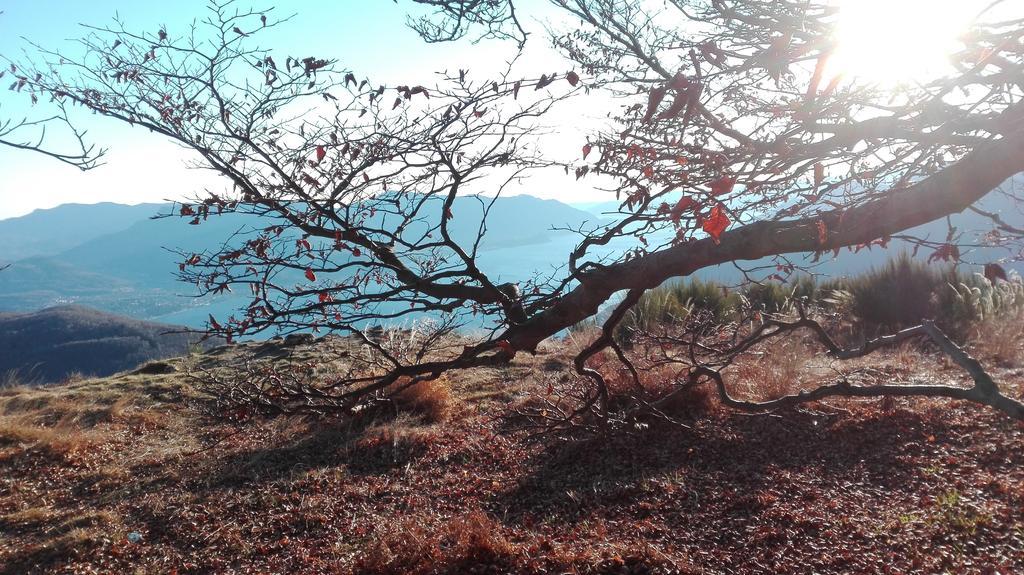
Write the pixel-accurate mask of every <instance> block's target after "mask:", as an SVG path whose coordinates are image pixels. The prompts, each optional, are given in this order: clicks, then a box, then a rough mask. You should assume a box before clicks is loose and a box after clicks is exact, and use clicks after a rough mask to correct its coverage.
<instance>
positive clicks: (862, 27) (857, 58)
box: [832, 0, 984, 84]
mask: <svg viewBox="0 0 1024 575" xmlns="http://www.w3.org/2000/svg"><path fill="white" fill-rule="evenodd" d="M837 1H838V4H839V23H838V30H837V33H838V48H837V50H836V53H835V54H834V55H833V59H832V68H833V70H835V72H836V73H842V74H844V75H845V76H847V77H857V78H859V79H861V80H865V81H869V82H875V83H879V84H899V83H903V82H910V81H916V80H923V79H927V78H929V77H933V76H934V75H936V74H941V73H942V72H943V71H944V70H945V69H946V68H948V66H949V64H948V59H949V56H950V55H951V54H953V53H955V52H956V50H957V49H958V48H959V47H960V42H959V41H958V38H959V36H960V35H961V34H963V33H964V32H965V31H966V30H967V29H968V27H969V26H970V23H971V20H972V18H973V17H974V16H976V15H977V12H978V10H979V9H980V8H983V7H984V4H983V2H979V1H978V0H837Z"/></svg>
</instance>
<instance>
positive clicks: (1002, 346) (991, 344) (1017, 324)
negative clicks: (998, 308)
mask: <svg viewBox="0 0 1024 575" xmlns="http://www.w3.org/2000/svg"><path fill="white" fill-rule="evenodd" d="M970 347H971V348H972V351H974V353H976V354H978V355H980V356H982V357H985V358H989V359H991V360H992V361H993V362H995V363H996V364H997V365H1000V366H1004V367H1012V366H1015V365H1017V364H1018V363H1019V361H1020V358H1021V355H1022V351H1024V349H1022V347H1024V314H1020V313H1016V314H1011V315H1007V316H1002V317H997V318H989V319H987V320H986V321H983V322H979V323H978V325H977V327H976V329H975V332H974V334H973V337H972V338H971V340H970Z"/></svg>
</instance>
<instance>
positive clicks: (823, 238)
mask: <svg viewBox="0 0 1024 575" xmlns="http://www.w3.org/2000/svg"><path fill="white" fill-rule="evenodd" d="M817 226H818V243H819V244H821V245H825V242H827V241H828V227H827V226H826V225H825V222H823V221H821V220H818V224H817Z"/></svg>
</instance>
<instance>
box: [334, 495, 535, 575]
mask: <svg viewBox="0 0 1024 575" xmlns="http://www.w3.org/2000/svg"><path fill="white" fill-rule="evenodd" d="M515 563H516V555H515V548H514V547H513V545H512V544H511V543H509V541H508V540H507V539H506V538H505V536H504V535H503V534H502V527H501V525H500V524H499V523H497V522H496V521H494V520H493V519H491V518H490V517H489V516H488V515H487V514H486V513H484V512H483V511H479V510H476V511H471V512H469V513H466V514H464V515H460V516H457V517H454V518H452V519H450V520H448V521H445V522H444V523H442V524H441V525H439V526H436V527H433V528H430V527H427V526H425V525H423V524H421V523H417V522H415V521H414V520H412V519H408V520H404V521H400V522H397V523H396V524H395V525H394V526H385V527H382V529H380V530H379V531H378V533H377V534H376V537H375V540H374V541H373V543H371V544H370V545H369V546H368V547H367V549H366V550H365V551H364V552H363V553H362V554H361V555H360V556H359V557H358V558H357V559H356V563H355V567H354V569H353V572H355V573H366V574H375V575H385V574H392V573H394V574H398V573H403V574H404V573H428V572H429V573H463V572H466V569H469V568H473V571H472V572H478V573H491V572H494V573H502V572H511V571H509V569H510V568H511V567H512V566H513V565H515ZM488 568H490V570H488Z"/></svg>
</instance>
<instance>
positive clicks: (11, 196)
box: [0, 0, 588, 219]
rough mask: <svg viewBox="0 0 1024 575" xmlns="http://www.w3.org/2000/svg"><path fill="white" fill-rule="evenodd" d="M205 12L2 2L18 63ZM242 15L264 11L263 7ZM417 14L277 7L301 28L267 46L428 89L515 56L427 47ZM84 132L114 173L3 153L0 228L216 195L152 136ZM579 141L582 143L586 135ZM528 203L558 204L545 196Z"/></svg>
mask: <svg viewBox="0 0 1024 575" xmlns="http://www.w3.org/2000/svg"><path fill="white" fill-rule="evenodd" d="M206 4H207V2H206V0H178V1H177V2H173V3H172V2H168V3H158V2H135V1H131V2H130V1H127V0H92V1H88V2H86V1H73V0H0V10H2V11H3V14H0V54H3V55H7V56H9V57H11V58H13V59H17V58H18V57H19V56H20V54H21V51H22V50H23V49H25V48H27V45H26V43H25V40H24V39H28V40H31V41H33V42H36V43H38V44H40V45H43V46H46V47H48V48H49V47H53V48H61V49H65V50H70V51H73V50H74V43H73V42H72V41H71V40H70V39H73V38H77V37H80V36H81V35H82V34H83V29H82V28H81V26H80V23H88V24H94V25H102V24H105V23H109V22H110V21H111V19H112V18H113V16H114V15H115V14H118V15H119V16H120V18H121V19H123V20H124V21H125V22H126V24H127V26H128V28H130V29H139V30H142V29H146V30H148V29H152V30H156V29H159V28H160V27H161V26H166V27H167V30H168V32H169V33H171V35H172V36H173V35H174V32H175V30H184V29H185V28H187V26H188V25H189V23H190V22H191V21H192V20H193V19H194V18H196V17H201V16H202V15H203V14H204V11H205V6H206ZM238 5H239V6H240V7H243V8H244V7H248V6H252V7H255V8H262V7H264V6H266V5H264V4H260V3H256V2H252V3H249V2H239V4H238ZM267 5H275V4H267ZM546 5H547V3H546V2H545V0H529V1H528V2H526V3H525V6H524V8H526V9H528V10H527V13H529V14H533V15H535V16H538V15H539V17H540V18H544V17H547V16H549V15H551V12H550V10H546V9H545V7H546ZM410 7H411V4H410V3H405V2H402V3H399V4H396V3H394V2H393V1H392V0H341V1H335V2H328V1H324V0H297V1H296V0H289V1H288V2H278V3H276V8H275V10H276V12H275V13H276V14H278V15H285V14H295V18H294V19H293V20H291V21H290V22H288V23H287V24H286V25H285V26H284V27H282V28H280V29H279V30H278V31H276V32H274V34H276V37H274V36H267V37H265V39H261V45H265V46H267V45H269V46H272V47H274V49H276V50H277V49H279V50H282V51H287V52H290V53H297V54H303V55H312V54H315V55H317V56H326V57H334V58H337V59H338V60H339V61H340V62H341V64H342V65H343V66H344V67H347V68H351V69H353V70H355V71H356V72H357V73H358V74H370V75H372V76H373V77H374V78H376V79H380V80H382V81H387V82H409V83H412V82H414V81H415V82H424V81H429V77H427V75H428V74H431V73H433V72H435V71H438V70H441V69H446V68H447V69H457V68H470V69H479V68H481V67H486V66H487V63H488V62H495V61H501V60H506V59H508V58H510V57H512V56H513V55H514V46H513V45H512V44H511V43H507V42H498V41H484V42H481V43H479V44H475V45H474V44H471V43H469V42H458V43H454V44H433V45H428V44H424V43H423V42H422V41H421V40H420V39H419V38H418V36H416V34H415V33H414V32H412V31H411V30H410V29H408V28H407V27H406V26H405V18H406V13H407V12H406V10H407V9H409V8H410ZM526 24H527V26H528V27H529V28H530V29H532V30H533V31H534V32H535V34H534V36H535V37H537V36H542V35H543V30H542V26H541V23H540V21H539V20H536V19H535V20H531V21H528V22H527V23H526ZM23 38H24V39H23ZM536 40H537V41H534V42H531V44H530V47H529V48H528V53H527V55H526V56H527V58H526V61H527V62H529V61H534V62H538V63H541V62H543V67H545V68H546V67H549V66H550V65H551V58H557V56H556V55H554V54H552V53H551V52H550V51H549V48H547V46H548V42H547V41H546V39H545V38H539V37H538V38H536ZM559 65H560V66H561V65H562V64H559ZM417 78H418V79H419V80H417ZM12 104H13V106H12ZM0 106H2V107H0V114H3V115H5V116H15V117H20V115H21V114H19V112H20V110H19V109H18V108H17V106H24V102H12V101H11V99H10V97H9V96H8V95H7V94H0ZM29 112H31V110H29ZM83 125H85V126H86V127H87V128H89V129H90V134H91V135H92V139H93V140H95V141H97V142H99V143H100V144H102V145H104V146H107V147H109V148H110V152H109V155H108V157H107V161H106V165H104V166H102V167H100V168H97V169H95V170H92V171H90V172H86V173H82V172H80V171H79V170H77V169H75V168H72V167H69V166H64V165H61V164H58V163H57V162H55V161H53V160H50V159H47V158H44V157H42V156H38V155H34V154H31V153H28V152H17V151H12V150H10V149H0V174H3V176H4V177H3V178H0V219H2V218H7V217H13V216H18V215H22V214H25V213H28V212H30V211H32V210H33V209H37V208H46V207H52V206H56V205H59V204H62V203H68V202H77V203H93V202H98V201H115V202H119V203H141V202H151V201H160V200H162V199H171V198H179V197H182V196H187V195H190V194H192V193H194V192H195V191H196V190H201V189H202V188H203V187H206V186H216V185H217V180H216V179H215V178H214V177H213V176H212V175H211V174H210V173H209V172H203V171H197V170H192V169H187V168H186V166H185V163H186V160H187V159H188V155H187V154H186V153H185V152H184V151H183V150H180V149H179V148H177V147H175V146H173V145H171V144H169V143H167V142H165V141H162V140H161V139H160V138H158V137H156V136H154V135H151V134H148V133H146V132H143V131H140V130H132V129H130V128H127V127H123V126H119V125H116V124H115V123H112V122H110V121H105V120H103V119H102V118H91V117H90V118H85V119H84V124H83ZM579 137H580V139H581V140H582V138H583V135H582V134H581V135H580V136H579ZM571 145H573V146H575V145H576V143H575V142H573V143H572V144H571ZM566 185H569V183H568V182H565V183H560V184H559V185H558V186H557V187H558V188H559V189H560V191H561V192H564V191H565V186H566ZM553 187H554V186H543V188H544V189H550V188H553ZM530 193H535V194H536V195H540V196H547V197H551V195H550V194H545V193H543V191H540V192H536V191H533V190H531V191H530ZM577 195H578V194H577ZM560 199H563V200H573V199H577V200H578V199H588V198H580V197H576V196H572V197H564V196H563V197H562V198H560Z"/></svg>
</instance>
